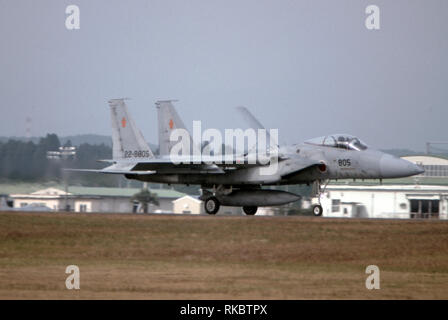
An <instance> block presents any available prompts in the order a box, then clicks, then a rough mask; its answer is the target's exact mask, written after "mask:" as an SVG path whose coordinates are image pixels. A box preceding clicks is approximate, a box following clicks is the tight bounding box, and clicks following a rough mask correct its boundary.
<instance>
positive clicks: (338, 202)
mask: <svg viewBox="0 0 448 320" xmlns="http://www.w3.org/2000/svg"><path fill="white" fill-rule="evenodd" d="M403 159H406V160H408V161H411V162H414V163H416V164H418V165H419V166H422V167H423V168H424V169H425V172H424V173H423V174H421V175H418V176H414V177H410V178H403V179H388V180H384V181H383V182H382V183H379V182H378V181H372V180H365V181H347V180H346V181H336V182H332V183H331V184H329V185H328V186H327V187H326V189H325V192H324V193H323V194H322V196H321V204H322V207H323V216H327V217H365V218H405V219H406V218H432V219H448V159H446V158H443V157H436V156H428V155H422V156H408V157H403Z"/></svg>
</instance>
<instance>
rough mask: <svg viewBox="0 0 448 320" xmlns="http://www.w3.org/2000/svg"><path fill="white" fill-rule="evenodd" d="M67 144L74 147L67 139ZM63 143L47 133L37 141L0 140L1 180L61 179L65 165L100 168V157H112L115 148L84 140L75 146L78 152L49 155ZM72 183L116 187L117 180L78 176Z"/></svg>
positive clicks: (102, 165) (35, 180) (55, 136)
mask: <svg viewBox="0 0 448 320" xmlns="http://www.w3.org/2000/svg"><path fill="white" fill-rule="evenodd" d="M64 146H67V147H68V146H71V142H70V141H67V142H66V143H65V145H64ZM59 147H61V143H60V140H59V137H58V136H57V135H56V134H47V135H46V136H45V137H42V138H40V139H39V141H38V142H33V141H21V140H14V139H10V140H8V141H6V142H0V180H2V181H12V182H19V181H20V182H22V181H26V182H45V181H60V180H61V179H63V178H64V176H63V175H64V171H63V170H62V168H64V167H66V168H91V169H96V168H101V167H104V164H101V163H99V162H97V161H96V160H98V159H110V158H111V157H112V148H111V147H110V146H106V145H104V144H100V145H91V144H88V143H83V144H81V145H79V146H78V147H77V148H76V155H75V156H71V157H68V158H66V159H64V158H59V159H58V158H52V159H51V158H48V157H47V152H48V151H59ZM72 176H74V175H71V177H70V180H71V182H76V183H83V184H88V185H102V186H107V185H110V186H116V184H117V179H116V178H114V177H110V176H109V177H105V176H102V175H101V176H100V175H90V176H87V175H84V174H81V175H76V177H75V176H74V177H72Z"/></svg>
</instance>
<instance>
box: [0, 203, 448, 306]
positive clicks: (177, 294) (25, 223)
mask: <svg viewBox="0 0 448 320" xmlns="http://www.w3.org/2000/svg"><path fill="white" fill-rule="evenodd" d="M371 264H374V265H377V266H378V267H379V268H380V270H381V274H380V276H381V289H380V290H367V289H366V288H365V280H366V277H367V274H365V268H366V267H367V266H368V265H371ZM68 265H77V266H79V268H80V274H81V277H80V278H81V289H80V290H67V289H66V288H65V279H66V277H67V276H68V275H67V274H65V268H66V266H68ZM0 298H1V299H448V222H445V221H397V220H355V219H325V218H313V217H229V216H223V217H220V216H174V215H169V216H165V215H164V216H162V215H160V216H156V215H148V216H143V215H131V214H129V215H113V214H108V215H106V214H64V213H61V214H59V213H58V214H57V213H18V212H3V213H0Z"/></svg>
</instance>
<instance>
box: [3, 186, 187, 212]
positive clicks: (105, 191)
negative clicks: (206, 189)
mask: <svg viewBox="0 0 448 320" xmlns="http://www.w3.org/2000/svg"><path fill="white" fill-rule="evenodd" d="M140 191H141V189H138V188H96V187H69V188H68V191H67V192H65V191H64V190H62V189H59V188H46V189H41V190H37V191H35V192H31V193H14V194H10V195H9V198H10V199H11V200H12V201H13V207H14V208H17V209H18V208H21V207H27V206H29V205H42V206H47V207H49V208H51V210H54V211H64V210H67V211H75V212H117V213H130V212H138V211H139V204H138V203H136V202H133V201H131V198H132V196H133V195H134V194H136V193H138V192H140ZM151 192H153V193H155V194H156V195H157V198H158V201H159V205H158V206H156V205H152V204H150V205H149V212H156V213H164V212H172V210H173V204H172V201H173V199H177V198H179V197H182V196H184V195H185V194H184V193H181V192H177V191H175V190H167V189H151Z"/></svg>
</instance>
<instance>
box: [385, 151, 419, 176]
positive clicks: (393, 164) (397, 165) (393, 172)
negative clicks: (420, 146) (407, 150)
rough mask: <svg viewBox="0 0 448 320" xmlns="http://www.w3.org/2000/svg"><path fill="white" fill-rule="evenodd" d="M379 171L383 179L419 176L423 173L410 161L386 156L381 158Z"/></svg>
mask: <svg viewBox="0 0 448 320" xmlns="http://www.w3.org/2000/svg"><path fill="white" fill-rule="evenodd" d="M380 170H381V175H382V176H383V178H402V177H409V176H413V175H416V174H421V173H423V172H424V171H425V170H423V169H422V168H421V167H419V166H417V165H416V164H414V163H412V162H410V161H407V160H404V159H400V158H396V157H393V156H391V155H388V154H386V155H384V156H382V157H381V160H380Z"/></svg>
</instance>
